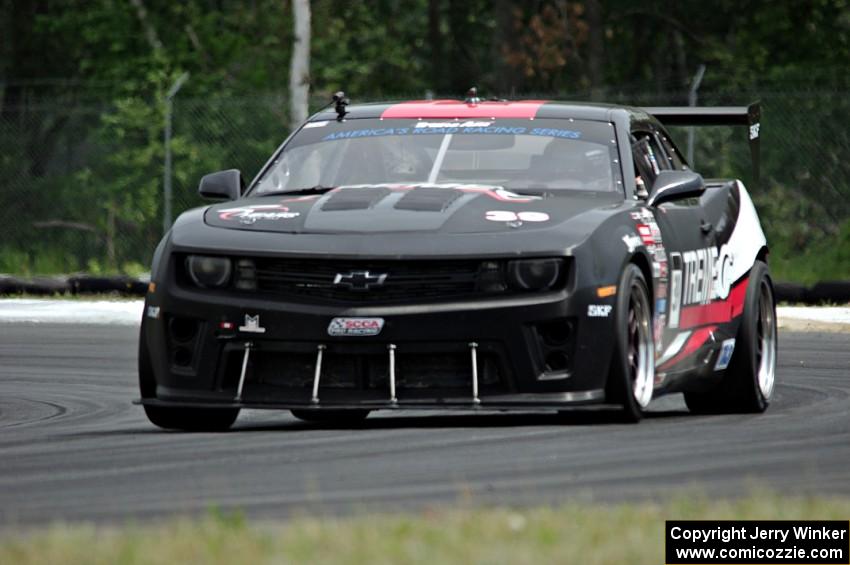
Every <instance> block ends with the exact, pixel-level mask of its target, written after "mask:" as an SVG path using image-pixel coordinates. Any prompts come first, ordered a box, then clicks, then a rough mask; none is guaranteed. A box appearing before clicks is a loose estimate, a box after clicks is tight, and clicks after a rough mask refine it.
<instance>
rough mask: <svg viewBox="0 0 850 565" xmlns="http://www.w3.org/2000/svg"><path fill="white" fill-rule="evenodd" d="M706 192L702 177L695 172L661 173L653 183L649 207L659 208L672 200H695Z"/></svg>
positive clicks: (647, 203) (648, 202)
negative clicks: (694, 198)
mask: <svg viewBox="0 0 850 565" xmlns="http://www.w3.org/2000/svg"><path fill="white" fill-rule="evenodd" d="M703 192H705V181H704V180H703V178H702V175H700V174H699V173H695V172H693V171H661V172H660V173H658V176H657V177H656V178H655V182H654V183H652V190H651V191H650V192H649V197H648V198H647V199H646V205H647V206H658V205H659V204H662V203H664V202H669V201H671V200H679V199H681V198H693V197H695V196H701V195H702V193H703Z"/></svg>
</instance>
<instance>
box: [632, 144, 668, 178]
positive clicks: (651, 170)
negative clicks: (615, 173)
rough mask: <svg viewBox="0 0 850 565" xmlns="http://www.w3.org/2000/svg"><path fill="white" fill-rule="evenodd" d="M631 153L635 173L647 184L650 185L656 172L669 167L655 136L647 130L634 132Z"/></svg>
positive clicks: (656, 174)
mask: <svg viewBox="0 0 850 565" xmlns="http://www.w3.org/2000/svg"><path fill="white" fill-rule="evenodd" d="M632 153H633V154H634V161H635V175H636V176H637V177H640V178H641V179H642V180H643V181H644V182H645V183H646V185H647V186H652V183H653V181H655V177H657V176H658V173H660V172H661V171H664V170H669V169H670V168H671V167H670V163H669V162H668V160H667V157H666V156H665V155H664V152H663V151H662V150H661V148H660V147H659V146H658V141H657V140H656V139H655V136H653V135H652V134H650V133H648V132H635V133H634V142H633V143H632Z"/></svg>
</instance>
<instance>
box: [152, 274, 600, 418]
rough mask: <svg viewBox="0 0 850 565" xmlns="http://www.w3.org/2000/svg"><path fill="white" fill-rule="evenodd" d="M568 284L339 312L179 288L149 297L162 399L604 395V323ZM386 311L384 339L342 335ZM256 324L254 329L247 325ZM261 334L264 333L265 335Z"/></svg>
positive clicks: (348, 404) (218, 402) (596, 399)
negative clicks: (336, 329)
mask: <svg viewBox="0 0 850 565" xmlns="http://www.w3.org/2000/svg"><path fill="white" fill-rule="evenodd" d="M586 304H587V300H586V299H585V297H583V295H582V292H581V291H576V292H569V291H567V290H563V291H558V292H549V293H540V294H534V295H524V296H519V297H505V298H500V299H490V300H470V301H463V302H450V303H449V302H442V303H431V304H417V305H392V306H357V307H340V306H330V305H327V304H311V303H304V302H286V301H279V300H270V299H264V298H260V297H255V296H245V295H239V296H236V295H226V294H220V293H215V292H206V291H199V290H195V289H188V288H185V287H182V286H179V285H177V284H170V285H168V288H167V289H158V291H157V292H156V293H152V294H149V296H148V297H147V300H146V308H145V316H146V318H145V321H144V322H145V323H144V324H143V330H142V336H141V338H142V339H144V340H146V346H147V347H146V350H147V351H148V352H149V356H150V367H151V372H152V375H150V378H152V379H153V380H154V381H155V389H154V390H155V393H154V394H153V395H148V396H149V397H148V398H143V399H142V400H141V403H143V404H147V405H160V406H196V407H224V406H228V407H250V408H279V409H292V408H300V409H303V408H314V409H323V408H328V409H345V408H361V409H362V408H368V409H370V410H376V409H382V408H415V409H427V408H442V409H445V408H453V409H454V408H465V407H469V408H487V409H497V410H502V409H522V408H524V407H536V408H555V409H557V408H559V407H564V406H570V405H576V404H593V403H602V402H604V401H605V395H604V388H605V379H606V377H605V376H606V375H607V372H608V362H609V361H608V360H609V359H610V356H611V355H610V353H611V344H610V343H609V341H610V340H609V339H607V338H606V339H600V335H601V336H608V335H610V330H609V329H608V328H607V325H606V320H604V319H603V320H599V319H591V318H587V317H585V316H583V314H584V312H586V310H587V306H586ZM336 317H349V318H359V317H364V318H381V319H383V320H384V326H383V328H382V329H381V331H380V333H379V334H378V335H374V336H331V335H329V334H328V327H329V324H330V322H331V320H332V319H333V318H336ZM249 318H250V319H254V320H256V321H257V326H256V327H255V328H253V329H255V330H256V331H253V332H252V331H242V330H240V327H241V328H249V327H251V325H249V324H248V321H249ZM260 330H262V333H259V331H260Z"/></svg>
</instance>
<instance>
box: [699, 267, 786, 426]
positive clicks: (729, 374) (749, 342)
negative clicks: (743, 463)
mask: <svg viewBox="0 0 850 565" xmlns="http://www.w3.org/2000/svg"><path fill="white" fill-rule="evenodd" d="M776 328H777V326H776V303H775V301H774V295H773V283H772V281H771V278H770V272H769V271H768V268H767V265H766V264H765V263H764V262H762V261H756V262H755V264H754V265H753V268H752V270H751V271H750V279H749V282H748V284H747V295H746V298H745V299H744V313H743V317H742V319H741V327H740V328H739V329H738V335H737V337H736V340H735V351H734V353H733V354H732V361H731V362H730V363H729V367H728V368H727V369H726V372H725V373H724V375H723V380H721V381H720V383H719V384H718V385H717V387H716V388H715V389H713V390H711V391H709V392H703V393H695V392H688V393H685V402H686V403H687V405H688V408H689V409H690V410H691V412H695V413H698V414H719V413H731V412H738V413H754V412H755V413H758V412H764V411H765V410H766V409H767V406H768V405H769V404H770V399H771V397H772V396H773V387H774V384H775V382H776V344H777V331H776Z"/></svg>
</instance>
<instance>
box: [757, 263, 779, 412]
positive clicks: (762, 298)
mask: <svg viewBox="0 0 850 565" xmlns="http://www.w3.org/2000/svg"><path fill="white" fill-rule="evenodd" d="M756 366H757V367H758V373H757V374H758V387H759V391H760V392H761V394H762V396H763V397H764V398H765V399H768V398H770V395H771V394H773V385H774V382H775V380H776V313H775V312H774V309H773V291H772V290H771V288H770V284H768V282H767V281H766V280H763V281H762V282H761V288H760V292H759V308H758V319H757V320H756Z"/></svg>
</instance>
